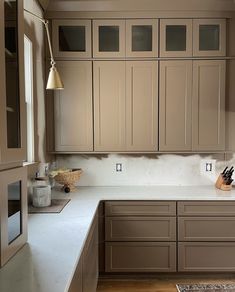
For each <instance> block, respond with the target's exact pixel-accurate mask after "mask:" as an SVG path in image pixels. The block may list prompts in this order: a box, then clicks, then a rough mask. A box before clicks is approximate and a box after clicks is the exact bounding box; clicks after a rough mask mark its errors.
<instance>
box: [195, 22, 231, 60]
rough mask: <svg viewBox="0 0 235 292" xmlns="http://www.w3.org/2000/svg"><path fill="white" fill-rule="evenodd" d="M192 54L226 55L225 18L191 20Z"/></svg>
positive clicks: (196, 55)
mask: <svg viewBox="0 0 235 292" xmlns="http://www.w3.org/2000/svg"><path fill="white" fill-rule="evenodd" d="M193 56H195V57H200V56H205V57H206V56H226V20H225V19H194V20H193Z"/></svg>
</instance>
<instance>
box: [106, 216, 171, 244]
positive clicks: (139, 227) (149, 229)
mask: <svg viewBox="0 0 235 292" xmlns="http://www.w3.org/2000/svg"><path fill="white" fill-rule="evenodd" d="M105 240H109V241H175V240H176V218H175V217H169V218H167V217H106V218H105Z"/></svg>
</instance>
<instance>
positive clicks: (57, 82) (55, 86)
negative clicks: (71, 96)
mask: <svg viewBox="0 0 235 292" xmlns="http://www.w3.org/2000/svg"><path fill="white" fill-rule="evenodd" d="M46 89H51V90H59V89H64V84H63V82H62V81H61V78H60V74H59V72H58V71H57V69H56V67H55V65H52V66H51V69H50V72H49V76H48V80H47V87H46Z"/></svg>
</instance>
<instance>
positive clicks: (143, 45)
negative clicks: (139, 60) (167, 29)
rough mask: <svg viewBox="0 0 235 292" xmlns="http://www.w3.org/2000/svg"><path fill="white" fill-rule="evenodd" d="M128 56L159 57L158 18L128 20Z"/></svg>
mask: <svg viewBox="0 0 235 292" xmlns="http://www.w3.org/2000/svg"><path fill="white" fill-rule="evenodd" d="M126 57H158V20H157V19H134V20H126Z"/></svg>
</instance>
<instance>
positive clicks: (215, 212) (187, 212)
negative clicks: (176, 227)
mask: <svg viewBox="0 0 235 292" xmlns="http://www.w3.org/2000/svg"><path fill="white" fill-rule="evenodd" d="M178 215H183V216H197V215H198V216H200V215H202V216H203V215H204V216H233V215H235V202H224V201H219V202H203V201H201V202H179V203H178Z"/></svg>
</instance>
